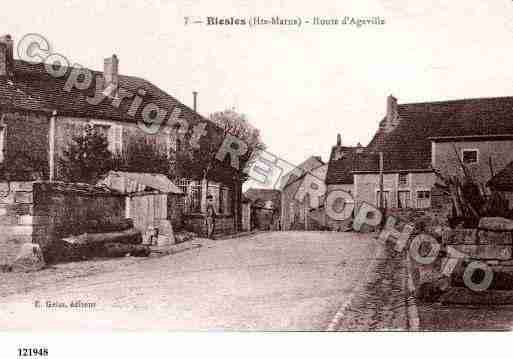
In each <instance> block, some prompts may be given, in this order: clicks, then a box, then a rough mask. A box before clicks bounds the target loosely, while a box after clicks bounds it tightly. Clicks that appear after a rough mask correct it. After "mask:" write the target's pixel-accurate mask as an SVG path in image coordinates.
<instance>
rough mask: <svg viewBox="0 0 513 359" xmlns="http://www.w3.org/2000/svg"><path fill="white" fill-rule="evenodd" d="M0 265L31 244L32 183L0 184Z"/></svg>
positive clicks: (35, 219)
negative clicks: (26, 244) (24, 245)
mask: <svg viewBox="0 0 513 359" xmlns="http://www.w3.org/2000/svg"><path fill="white" fill-rule="evenodd" d="M0 191H1V192H0V265H5V264H9V263H11V262H12V261H13V260H14V259H15V258H16V255H17V254H18V251H19V250H20V248H21V246H22V245H23V244H25V243H31V242H32V239H33V224H34V223H41V222H42V221H43V220H42V219H41V220H40V219H38V218H35V217H34V199H33V198H34V197H33V183H32V182H0Z"/></svg>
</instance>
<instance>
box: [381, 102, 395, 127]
mask: <svg viewBox="0 0 513 359" xmlns="http://www.w3.org/2000/svg"><path fill="white" fill-rule="evenodd" d="M398 124H399V112H398V111H397V99H396V98H395V97H394V96H392V95H389V96H388V97H387V113H386V115H385V118H384V119H383V121H382V123H381V127H382V128H383V129H384V130H385V132H387V133H388V132H391V131H392V130H394V129H395V128H396V127H397V125H398Z"/></svg>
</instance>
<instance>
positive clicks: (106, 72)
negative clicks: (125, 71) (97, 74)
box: [103, 54, 119, 96]
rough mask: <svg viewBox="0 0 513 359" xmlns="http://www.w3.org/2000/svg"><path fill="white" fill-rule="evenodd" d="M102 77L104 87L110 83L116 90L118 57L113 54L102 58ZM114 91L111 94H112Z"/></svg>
mask: <svg viewBox="0 0 513 359" xmlns="http://www.w3.org/2000/svg"><path fill="white" fill-rule="evenodd" d="M103 77H104V79H105V84H104V85H105V88H108V87H109V86H111V85H112V87H113V88H114V89H116V90H117V89H118V88H119V59H118V57H117V56H116V55H115V54H114V55H112V56H111V57H107V58H106V59H105V60H103ZM116 92H117V91H116ZM116 92H114V93H111V95H112V96H114V95H115V94H116Z"/></svg>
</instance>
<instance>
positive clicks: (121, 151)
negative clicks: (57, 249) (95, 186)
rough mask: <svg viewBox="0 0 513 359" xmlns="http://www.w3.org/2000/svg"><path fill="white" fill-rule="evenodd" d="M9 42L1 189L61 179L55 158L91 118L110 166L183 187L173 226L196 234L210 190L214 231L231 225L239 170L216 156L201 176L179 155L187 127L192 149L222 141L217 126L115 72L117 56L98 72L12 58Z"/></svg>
mask: <svg viewBox="0 0 513 359" xmlns="http://www.w3.org/2000/svg"><path fill="white" fill-rule="evenodd" d="M13 43H14V42H13V40H12V38H11V37H10V36H8V35H7V36H4V37H2V38H0V185H1V186H2V190H3V189H4V187H5V188H7V189H8V188H10V185H9V184H10V183H25V182H33V181H59V180H63V179H64V178H63V169H62V165H61V161H60V159H61V158H62V156H63V154H64V151H65V150H66V149H67V148H68V146H69V144H70V141H71V138H72V137H73V136H74V135H77V134H81V133H83V131H84V129H85V128H86V125H92V126H94V127H95V128H96V129H97V130H98V131H100V132H102V133H104V134H105V135H106V137H107V139H108V143H109V150H110V151H111V152H112V154H113V155H114V156H116V157H117V158H118V159H119V163H121V165H120V166H121V167H122V168H113V169H114V170H124V171H129V172H156V173H162V174H165V175H166V176H168V177H170V178H171V179H172V180H173V182H174V183H176V184H177V186H178V187H179V188H180V190H182V192H184V193H185V194H186V196H185V199H184V201H183V203H180V204H178V205H177V208H176V210H179V211H183V212H184V216H183V222H182V223H176V225H180V226H185V227H187V228H188V229H189V230H191V229H192V230H194V231H196V232H200V233H203V232H204V231H205V228H204V227H205V225H204V221H203V215H202V212H204V211H205V208H206V197H207V194H208V193H210V194H212V195H213V196H214V198H215V200H216V206H217V207H218V208H217V209H218V212H219V213H221V217H220V219H219V221H218V226H217V231H218V233H219V232H233V231H235V230H236V228H237V227H238V226H239V224H240V198H241V191H242V185H241V180H240V178H241V176H238V175H237V174H238V173H239V172H238V171H236V170H235V171H234V170H233V169H232V168H231V167H230V166H229V164H228V165H227V164H226V161H225V162H224V163H216V164H215V166H213V167H215V168H214V170H212V171H209V172H208V175H206V176H205V173H206V172H202V173H200V172H201V171H199V170H198V171H195V170H196V168H198V167H199V166H198V165H197V162H188V161H187V160H186V158H187V156H186V155H185V154H186V153H187V151H189V150H190V148H191V146H190V144H189V143H192V141H190V139H191V136H192V135H191V133H192V130H193V128H194V126H197V125H201V126H203V127H202V128H203V130H204V132H203V134H204V135H203V137H201V138H200V139H199V140H198V142H197V143H198V144H199V148H205V147H206V146H208V145H209V144H210V143H214V139H215V142H216V143H220V142H222V138H223V136H224V134H223V131H222V129H220V128H219V127H218V126H216V125H215V124H213V123H212V122H210V121H209V120H207V119H205V118H203V117H202V116H201V115H200V114H198V113H197V112H196V111H195V110H193V109H191V108H189V107H188V106H186V105H184V104H183V103H181V102H180V101H178V100H177V99H175V98H174V97H172V96H170V95H169V94H167V93H166V92H164V91H163V90H162V89H160V88H158V87H157V86H155V85H154V84H152V83H151V82H149V81H147V80H144V79H142V78H139V77H135V76H126V75H122V74H120V73H119V71H118V69H119V59H118V58H117V57H116V55H113V56H111V57H109V58H106V59H105V60H104V68H103V71H93V70H89V69H85V68H77V67H69V68H58V66H57V67H56V65H55V64H54V65H48V64H47V65H45V64H42V63H39V64H36V63H29V62H26V61H22V60H18V59H14V57H13V46H14V45H13ZM56 72H58V73H59V74H58V75H56ZM73 76H75V77H74V81H72V84H73V86H70V78H72V79H73ZM164 115H165V116H164ZM155 119H159V120H162V121H160V122H161V126H159V128H158V130H157V131H143V130H142V128H144V126H146V128H150V127H151V126H149V125H151V122H152V121H153V120H155ZM220 138H221V140H219V139H220ZM141 149H144V151H142V150H141ZM184 159H185V160H184ZM228 162H229V161H228ZM162 165H163V166H162ZM156 166H157V167H158V168H155V167H156ZM4 198H5V200H4V201H3V202H2V200H0V213H4V215H6V216H8V215H13V216H18V215H30V213H18V212H17V211H18V209H17V207H16V205H17V204H16V203H11V202H9V201H10V198H11V197H9V196H6V197H4ZM4 202H5V203H4ZM11 207H12V208H11ZM14 207H16V208H14ZM20 208H21V207H20ZM17 220H18V219H17V217H16V218H14V219H12V218H11V219H8V220H7V219H4V218H1V215H0V231H2V232H3V233H7V232H5V231H4V228H3V227H4V225H3V224H1V223H9V225H13V223H11V222H13V221H14V222H16V221H17ZM19 232H20V233H23V235H22V236H21V237H19V236H18V237H17V236H16V235H13V236H4V237H2V238H0V239H1V242H3V241H6V240H19V241H30V240H31V238H32V237H31V234H30V233H29V232H24V231H23V230H20V231H19ZM1 245H2V243H0V246H1Z"/></svg>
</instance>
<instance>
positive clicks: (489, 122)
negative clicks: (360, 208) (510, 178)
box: [353, 96, 513, 209]
mask: <svg viewBox="0 0 513 359" xmlns="http://www.w3.org/2000/svg"><path fill="white" fill-rule="evenodd" d="M512 149H513V97H503V98H479V99H465V100H454V101H443V102H428V103H411V104H397V100H396V99H395V98H394V97H393V96H389V97H388V99H387V112H386V115H385V118H384V119H383V120H382V121H381V123H380V127H379V129H378V131H377V132H376V134H375V136H374V138H373V139H372V141H371V142H370V143H369V145H368V147H367V148H366V149H365V151H364V152H363V153H362V154H360V155H359V156H358V161H357V164H356V165H355V168H354V170H353V174H354V197H355V198H356V201H357V203H362V202H367V203H370V204H372V205H376V206H379V205H380V197H381V196H380V176H381V175H380V167H381V166H380V162H381V161H382V162H381V163H382V167H381V169H382V172H383V199H384V205H385V206H386V207H388V208H418V209H423V208H430V207H432V206H439V205H442V204H443V202H444V201H445V202H447V201H446V199H445V200H444V199H443V198H442V197H443V196H442V195H441V192H440V191H439V190H438V187H437V186H436V184H437V183H438V182H439V176H437V174H436V172H438V173H439V174H440V175H441V176H443V177H448V176H454V175H460V176H462V175H463V173H462V165H461V164H464V166H465V167H466V169H467V171H468V173H469V174H470V175H471V176H472V178H473V179H474V181H476V182H477V183H478V184H480V185H482V186H485V185H486V184H487V182H488V181H489V180H490V179H491V178H492V176H493V174H494V173H497V172H498V171H500V170H502V169H503V168H504V167H505V166H506V165H507V164H509V163H510V162H511V161H513V151H512ZM380 153H381V155H382V159H380Z"/></svg>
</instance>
